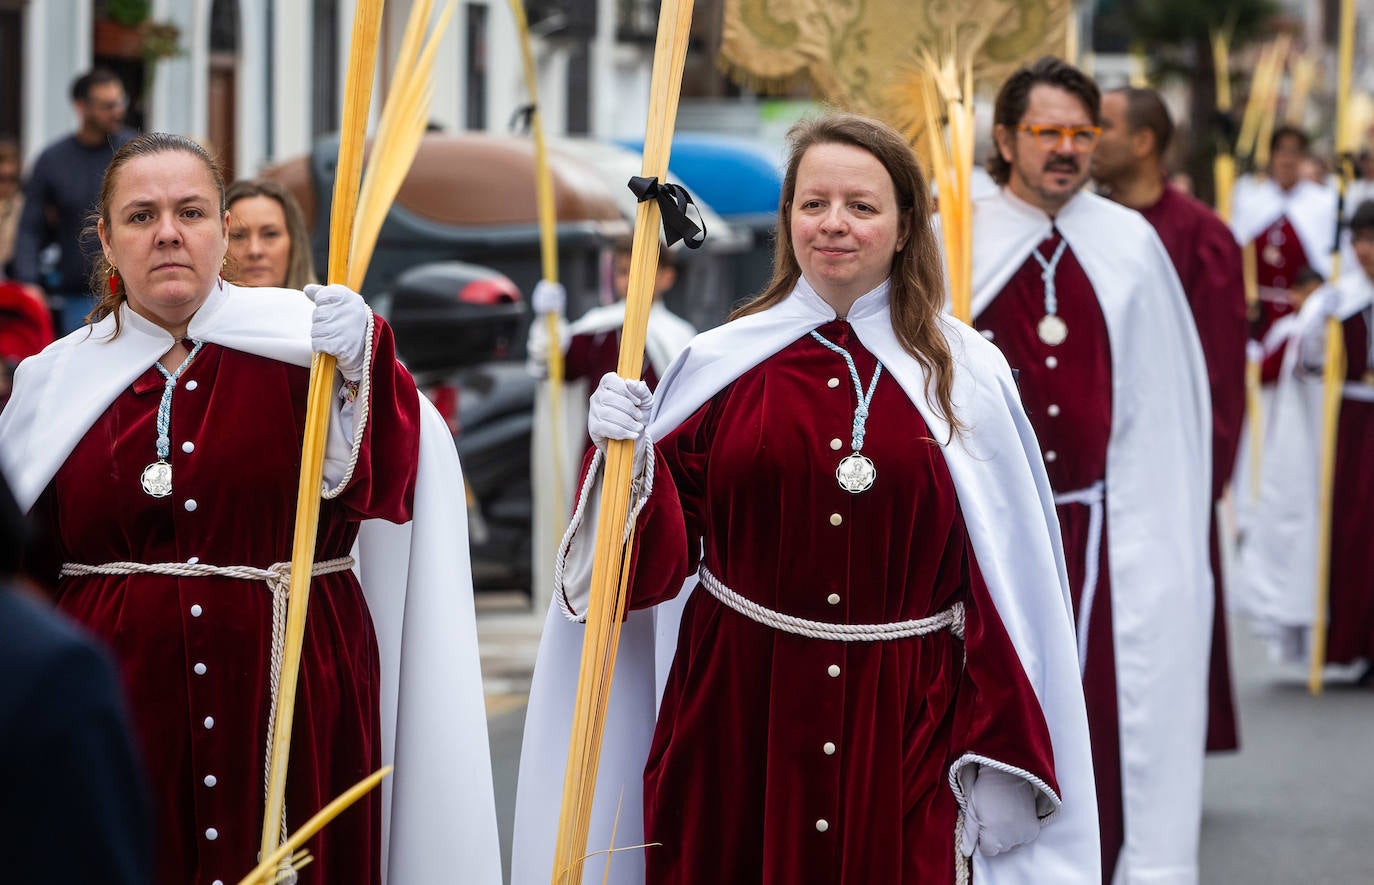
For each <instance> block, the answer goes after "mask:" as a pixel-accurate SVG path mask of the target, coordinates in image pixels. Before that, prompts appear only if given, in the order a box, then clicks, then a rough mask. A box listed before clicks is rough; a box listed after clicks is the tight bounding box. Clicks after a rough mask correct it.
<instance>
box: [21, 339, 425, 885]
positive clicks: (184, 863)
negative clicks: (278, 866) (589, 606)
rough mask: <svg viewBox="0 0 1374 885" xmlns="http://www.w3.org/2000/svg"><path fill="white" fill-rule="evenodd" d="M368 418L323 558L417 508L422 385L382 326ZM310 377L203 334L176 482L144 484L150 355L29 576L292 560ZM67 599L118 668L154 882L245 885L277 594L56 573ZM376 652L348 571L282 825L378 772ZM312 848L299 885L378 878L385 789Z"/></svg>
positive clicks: (318, 644)
mask: <svg viewBox="0 0 1374 885" xmlns="http://www.w3.org/2000/svg"><path fill="white" fill-rule="evenodd" d="M374 346H375V369H374V372H373V381H372V402H371V416H370V419H369V421H368V425H367V430H366V433H365V436H364V441H363V446H362V452H361V456H360V458H359V462H358V467H357V470H356V471H355V473H354V475H353V480H352V482H351V484H350V485H349V487H348V489H347V490H346V491H345V492H344V493H343V494H342V495H341V496H340V497H338V498H337V499H335V500H332V501H324V502H322V507H321V514H320V521H319V539H318V543H317V545H316V560H317V561H321V560H325V559H331V558H335V557H340V556H346V555H348V553H349V551H350V548H351V547H352V545H353V541H354V539H355V538H356V537H357V533H358V521H359V520H361V519H363V518H383V519H388V520H391V521H393V522H404V521H407V520H408V519H409V518H410V509H411V504H412V501H413V496H414V485H415V470H416V464H417V458H418V454H419V402H418V399H417V394H416V392H415V386H414V382H413V381H411V379H410V377H409V375H408V374H407V373H406V372H405V370H404V369H402V368H401V367H400V366H399V365H398V364H397V363H396V361H395V348H394V343H393V340H392V336H391V332H390V329H389V328H388V327H387V326H386V325H385V324H384V323H383V322H382V321H380V320H378V322H377V330H376V333H375V338H374ZM308 376H309V370H308V369H306V368H302V367H297V366H290V365H286V364H284V363H280V362H276V361H273V360H269V359H265V358H262V357H257V356H252V355H249V354H245V353H241V352H238V351H234V350H228V349H225V348H222V347H219V346H217V345H209V344H207V345H205V347H204V348H203V349H202V350H201V352H200V354H199V355H198V356H197V357H196V359H195V361H194V362H192V363H191V364H190V366H188V367H187V369H186V371H185V373H184V374H183V375H182V377H181V379H180V382H179V384H178V386H177V390H176V393H175V396H174V398H173V402H172V410H171V434H170V436H171V457H170V458H169V460H170V461H171V463H172V466H173V492H172V495H171V496H170V497H166V498H160V499H159V498H152V497H149V496H148V495H146V494H145V493H144V492H143V491H142V489H141V487H140V484H139V476H140V474H141V473H142V471H143V468H144V467H145V466H146V465H148V464H150V463H152V462H153V461H154V460H155V459H156V451H155V443H156V438H157V432H156V424H155V421H156V411H157V406H158V401H159V399H160V396H161V391H162V387H163V379H162V376H161V375H160V374H159V373H158V371H157V370H156V368H154V367H150V368H149V369H148V371H147V372H145V373H144V374H143V375H142V376H141V377H140V378H139V379H138V380H137V381H136V382H135V383H134V384H133V386H132V388H131V389H128V390H126V391H124V392H123V393H122V394H121V395H120V396H119V397H118V399H116V400H115V402H114V403H113V404H111V406H110V407H109V409H107V410H106V412H105V413H104V414H103V415H102V416H101V417H100V418H99V419H98V420H97V421H96V423H95V424H94V425H93V426H92V427H91V428H90V430H89V431H88V432H87V433H86V435H85V436H84V437H83V438H82V439H81V441H80V442H79V443H78V444H77V447H76V449H75V450H74V451H73V453H72V454H71V456H70V457H68V459H67V460H66V462H65V463H64V464H63V466H62V467H61V468H60V469H59V471H58V473H57V475H56V477H55V478H54V480H53V482H52V483H51V484H50V485H49V486H48V488H47V490H46V491H45V492H44V494H43V496H42V497H41V498H40V500H39V502H38V503H37V504H36V505H35V514H36V516H37V517H38V519H39V520H40V521H41V524H42V525H43V526H44V527H45V529H46V532H45V535H46V537H45V540H44V542H43V544H42V545H41V546H40V547H37V548H35V549H33V550H32V551H30V555H29V557H28V560H27V568H28V570H29V572H30V573H31V574H33V576H34V577H35V578H37V579H38V580H40V581H41V582H43V583H45V584H48V585H50V586H51V585H52V584H53V583H55V581H56V569H57V568H58V567H59V566H60V564H61V563H63V562H76V563H86V564H101V563H108V562H115V561H133V562H140V563H168V562H187V561H199V562H201V563H205V564H210V565H221V566H227V565H249V566H255V567H258V568H264V567H266V566H268V565H271V564H272V563H274V562H282V561H288V560H289V559H290V555H291V539H292V533H293V530H294V524H295V500H296V488H297V482H298V475H299V469H300V457H301V441H302V438H303V434H304V423H305V411H306V393H307V381H308ZM56 598H57V603H58V605H59V607H60V608H62V609H63V610H64V611H65V612H66V613H67V614H69V615H71V616H72V617H74V618H76V619H77V620H78V621H80V622H81V623H83V624H84V625H85V626H86V627H87V628H88V629H90V630H91V631H92V632H94V633H95V634H96V635H98V636H99V637H100V638H102V639H103V640H105V642H107V643H108V644H109V645H110V646H111V647H112V648H113V649H114V651H115V654H116V656H117V658H118V660H119V662H120V665H121V671H122V675H123V680H124V685H125V688H126V690H127V692H128V695H129V699H130V705H131V708H132V712H133V718H134V722H135V728H136V732H137V734H138V737H139V738H140V743H141V746H142V750H143V761H144V764H145V766H146V769H147V772H148V775H149V779H150V782H151V785H152V789H153V797H154V800H155V804H156V806H157V812H158V816H157V834H158V842H157V858H158V875H157V880H156V881H157V883H159V885H174V883H175V885H184V883H196V885H210V883H211V882H213V881H215V880H223V881H226V882H232V881H237V880H238V879H239V878H240V877H241V876H242V875H243V874H245V873H246V872H247V871H248V870H249V869H251V868H252V866H253V865H254V864H255V863H256V860H255V858H256V857H257V853H258V843H259V840H260V832H261V827H262V813H263V802H264V782H263V763H264V759H263V756H264V751H265V743H266V736H267V728H268V716H269V707H270V703H271V701H270V693H269V673H270V646H271V635H272V627H271V623H272V598H271V594H270V592H269V591H268V589H267V586H266V584H265V583H263V582H257V581H245V580H236V579H230V578H220V577H187V578H176V577H167V576H157V575H147V576H113V577H83V578H64V579H62V580H61V582H60V583H58V584H57V590H56ZM379 679H380V674H379V661H378V652H377V642H376V637H375V635H374V633H373V628H372V622H371V618H370V616H369V613H368V610H367V605H366V603H365V601H364V599H363V594H362V589H361V587H360V586H359V584H358V581H357V579H356V578H355V577H354V575H353V573H352V572H342V573H338V574H333V575H328V576H323V577H318V578H315V579H314V580H312V582H311V593H310V607H309V612H308V616H307V621H306V637H305V644H304V650H303V656H302V662H301V676H300V680H301V681H300V689H299V694H298V697H297V707H296V714H295V719H294V724H295V728H294V733H293V739H292V749H291V767H290V776H289V778H288V783H287V793H286V812H287V819H288V826H289V827H290V828H291V829H294V828H295V827H297V826H299V825H300V824H301V823H303V822H304V821H305V820H306V819H307V818H308V817H310V816H311V815H312V814H314V813H315V812H316V811H317V810H319V809H320V808H321V807H322V806H323V805H325V804H326V803H327V802H329V801H330V800H331V799H333V798H334V797H335V796H336V795H338V794H339V793H341V792H343V791H344V790H345V789H347V788H348V787H349V786H351V785H352V784H353V783H354V782H356V781H357V780H359V779H360V778H362V777H364V776H366V775H367V774H370V773H371V772H372V771H374V770H376V769H377V768H378V767H379V766H380V761H381V744H380V741H381V738H380V721H379V707H378V704H379V695H378V692H379ZM306 847H307V848H308V849H309V850H310V852H311V854H312V855H314V857H315V862H314V863H312V864H311V865H310V866H308V867H306V868H305V869H304V870H303V871H302V873H301V879H300V881H301V882H302V883H303V885H307V883H312V882H316V883H323V882H328V883H331V885H332V883H360V885H377V883H379V882H380V862H381V857H380V848H381V801H380V793H378V792H374V793H372V794H371V795H370V796H369V797H367V798H365V799H364V800H362V801H361V802H359V803H358V804H357V805H356V806H354V807H353V808H352V809H350V810H348V811H346V812H345V813H344V814H343V815H342V816H340V817H339V818H338V819H337V820H336V821H335V822H333V823H332V824H330V826H329V827H328V828H326V829H325V830H324V831H322V833H321V834H319V835H317V836H315V837H314V838H313V839H311V840H310V841H309V842H308V843H307V845H306Z"/></svg>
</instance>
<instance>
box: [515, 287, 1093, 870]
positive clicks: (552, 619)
mask: <svg viewBox="0 0 1374 885" xmlns="http://www.w3.org/2000/svg"><path fill="white" fill-rule="evenodd" d="M877 303H878V304H879V305H880V309H878V310H874V311H869V312H867V313H865V314H864V315H861V316H860V315H855V314H851V316H850V323H851V326H852V328H853V331H854V333H855V334H856V335H857V336H858V338H859V340H860V342H861V343H862V344H863V345H864V346H865V347H866V348H867V349H868V350H869V351H870V352H872V353H873V354H874V355H875V356H876V357H877V358H878V359H879V360H880V361H881V362H882V363H883V365H884V367H885V368H886V370H887V371H888V372H890V373H891V374H892V375H893V377H894V378H895V379H896V380H897V382H898V384H899V385H900V386H901V388H902V390H903V391H904V392H905V394H906V396H907V397H908V398H909V399H910V400H911V402H912V403H913V404H914V405H915V406H916V407H917V409H918V411H919V412H920V413H921V415H922V416H923V417H924V418H925V420H926V423H927V425H928V427H929V428H930V431H931V434H932V436H933V437H934V438H936V439H939V440H945V439H948V438H949V433H948V426H947V424H946V423H945V422H944V421H943V420H942V419H940V417H939V415H938V413H937V412H936V411H935V410H934V409H933V408H932V407H931V406H930V404H929V403H928V402H927V399H926V391H925V379H924V375H923V372H922V370H921V369H920V367H919V365H918V364H917V363H916V362H915V360H914V359H912V358H911V357H910V356H909V355H907V354H906V353H905V351H904V350H903V349H902V348H901V346H900V344H899V343H898V341H897V339H896V336H895V334H894V333H893V331H892V327H891V321H890V318H889V314H888V311H887V309H886V300H885V297H884V298H883V300H882V301H881V302H877ZM832 319H834V311H833V310H831V309H830V308H829V307H827V306H826V305H825V303H824V302H823V301H822V300H821V299H820V298H819V296H817V295H816V294H815V293H814V292H813V291H812V290H811V289H810V287H809V286H808V285H806V283H805V281H804V280H803V281H799V283H798V286H797V289H796V290H795V291H794V292H793V293H792V294H791V295H790V296H789V297H788V298H786V299H785V300H784V301H782V302H781V303H779V304H778V305H776V306H775V307H773V308H771V309H769V310H767V311H764V312H762V313H759V314H755V315H753V316H750V317H746V318H743V319H740V320H737V321H735V322H731V323H728V324H726V325H725V326H722V327H720V328H718V329H714V330H712V331H710V332H707V333H705V334H702V335H699V336H697V337H696V338H695V339H694V340H693V342H692V343H691V345H689V347H688V348H687V350H686V351H684V353H683V354H682V356H681V357H679V358H678V360H677V361H676V362H675V363H674V364H673V367H672V368H671V369H670V370H669V372H668V374H667V375H666V376H665V378H664V379H663V381H662V383H661V384H660V386H659V391H658V395H657V398H656V406H655V413H654V418H653V421H652V424H651V427H650V430H649V432H650V435H651V436H652V437H653V438H662V437H663V436H664V435H666V434H667V433H668V432H669V431H670V430H672V429H673V428H674V427H676V426H678V425H679V424H681V423H682V422H683V421H685V420H686V419H687V418H688V417H689V416H691V415H692V414H694V413H695V412H696V411H697V409H698V408H700V407H701V406H702V405H703V404H704V403H705V402H706V401H707V400H709V399H711V398H712V397H713V396H714V395H715V394H716V393H718V392H720V391H721V390H723V389H724V388H725V387H726V386H727V385H729V384H730V383H731V382H732V381H734V380H735V379H737V378H739V377H740V376H741V375H742V374H744V373H745V372H747V371H748V370H749V369H751V368H753V367H754V366H756V365H758V364H759V363H761V362H762V361H763V360H765V359H768V358H769V357H770V356H772V355H774V354H776V353H778V352H779V351H781V350H782V349H783V348H784V347H786V346H787V345H789V344H791V343H792V342H794V341H796V340H797V339H798V338H800V337H801V336H803V335H805V334H806V333H807V332H809V331H810V330H812V329H815V328H817V327H819V326H821V325H822V324H824V323H826V322H828V321H830V320H832ZM941 328H942V330H943V331H944V332H945V334H946V336H947V338H948V340H949V342H950V346H951V348H952V351H953V354H954V359H955V363H956V374H955V384H954V402H955V409H956V412H957V414H958V415H959V416H960V418H961V420H963V421H964V422H965V423H966V425H967V426H968V428H969V429H968V431H967V433H966V434H965V435H964V436H962V437H958V438H956V439H955V440H954V441H953V442H952V443H950V444H948V445H945V446H943V448H942V452H943V454H944V457H945V461H946V465H947V467H948V470H949V473H950V476H951V478H952V479H953V482H954V487H955V491H956V493H957V496H958V500H959V505H960V508H961V510H962V512H963V516H964V520H965V524H966V529H967V532H968V537H969V540H970V542H971V544H972V547H973V550H974V553H975V555H976V558H977V562H978V565H979V567H980V569H981V571H982V573H983V576H984V579H985V581H986V584H987V587H988V592H989V595H990V597H991V598H992V601H993V603H994V604H995V606H996V609H997V613H998V615H999V617H1000V619H1001V620H1002V622H1003V625H1004V626H1005V628H1006V630H1007V633H1008V635H1009V638H1010V639H1011V642H1012V644H1013V646H1014V647H1015V650H1016V653H1017V654H1018V656H1019V658H1020V661H1021V664H1022V666H1023V667H1024V670H1025V676H1026V679H1027V681H1028V683H1029V684H1030V686H1031V687H1032V689H1033V690H1034V692H1035V695H1036V697H1037V699H1038V701H1039V703H1040V706H1041V709H1042V710H1043V712H1044V717H1045V721H1046V723H1047V724H1048V727H1049V732H1050V739H1051V742H1052V745H1053V752H1054V759H1055V768H1056V771H1055V773H1056V776H1057V779H1058V783H1059V786H1060V788H1061V790H1062V795H1063V798H1064V804H1063V805H1062V807H1061V808H1060V811H1059V813H1058V815H1056V817H1055V818H1054V820H1053V822H1052V823H1050V824H1048V825H1047V826H1046V827H1045V828H1044V829H1042V830H1041V832H1040V835H1039V837H1038V838H1037V839H1036V840H1035V841H1034V842H1033V843H1031V844H1029V845H1027V846H1023V847H1021V848H1018V849H1017V850H1015V851H1012V852H1009V853H1007V854H1005V855H999V856H997V857H991V858H989V857H984V856H983V855H981V854H975V857H974V875H975V879H976V881H978V882H980V883H989V885H1009V883H1026V885H1029V883H1038V882H1045V881H1055V882H1062V883H1077V882H1081V883H1094V885H1095V883H1097V882H1099V881H1100V878H1101V876H1100V873H1099V871H1098V860H1097V857H1098V846H1097V822H1096V800H1095V793H1094V789H1093V782H1092V769H1091V761H1090V754H1089V749H1088V736H1087V724H1086V714H1085V712H1084V707H1083V697H1082V690H1081V687H1080V685H1079V682H1078V669H1077V662H1076V654H1075V650H1074V643H1073V631H1072V626H1071V619H1070V615H1069V599H1068V589H1067V583H1066V578H1065V572H1064V564H1063V554H1062V550H1061V548H1060V543H1059V533H1058V528H1057V523H1056V521H1055V517H1054V509H1053V502H1052V499H1051V495H1050V491H1049V486H1048V482H1047V480H1046V478H1045V473H1044V468H1043V465H1042V463H1041V461H1040V456H1039V450H1038V447H1037V445H1036V442H1035V439H1034V435H1033V433H1032V432H1031V429H1030V425H1029V423H1028V422H1027V421H1026V419H1025V416H1024V414H1023V413H1022V411H1021V409H1020V405H1019V402H1018V397H1017V393H1016V388H1015V385H1014V383H1013V381H1012V378H1011V374H1010V372H1009V370H1008V369H1007V367H1006V363H1005V361H1004V360H1003V359H1002V358H1001V355H1000V354H999V353H998V352H997V351H996V349H995V348H993V347H992V346H991V345H989V344H988V343H987V342H986V341H984V340H983V339H982V338H981V337H980V336H978V335H977V334H976V333H974V332H972V331H971V330H969V329H967V328H966V327H963V326H962V325H959V324H956V323H953V322H946V321H943V320H942V321H941ZM687 595H688V593H687V590H686V589H684V592H683V593H681V594H679V596H678V598H677V600H675V603H669V604H664V605H660V606H658V607H656V608H654V609H651V610H644V611H634V612H631V613H630V614H629V616H628V619H627V621H626V623H625V625H624V628H623V631H622V634H621V645H620V659H619V662H618V664H617V669H616V678H615V681H614V683H613V687H612V697H611V703H610V711H609V714H608V721H607V727H606V735H605V741H604V744H603V750H602V756H601V766H600V771H599V774H598V785H597V798H596V802H595V805H594V808H593V826H592V830H591V835H590V841H589V845H590V846H591V847H593V848H604V847H605V846H607V845H609V844H611V840H612V835H611V833H612V827H613V826H615V837H614V839H615V844H616V845H634V844H637V843H638V842H640V841H641V839H642V835H643V833H642V819H641V816H640V814H639V813H638V808H639V807H640V806H641V805H642V798H641V797H642V778H643V775H644V767H645V761H646V759H647V756H648V751H649V743H650V737H651V736H652V734H653V731H654V723H655V710H656V703H657V700H658V698H659V697H660V695H661V692H662V683H663V681H664V679H665V678H666V672H667V667H668V665H670V664H671V661H672V656H673V650H674V649H675V648H676V645H677V632H678V622H679V621H678V619H679V617H680V613H681V606H682V604H684V603H685V601H686V598H687ZM582 632H583V630H582V627H581V626H579V625H576V624H570V623H568V622H567V621H565V619H564V617H563V615H562V613H561V611H560V609H559V608H558V606H557V604H555V605H553V606H551V607H550V614H549V617H548V620H547V622H546V625H545V633H544V638H543V641H542V643H541V647H540V651H539V658H538V661H537V662H536V668H535V678H534V684H533V686H532V688H531V698H530V708H529V713H528V716H527V720H526V728H525V746H524V749H523V753H522V757H521V772H520V782H519V785H518V789H517V798H516V824H515V837H514V849H513V859H514V863H513V870H512V873H513V879H512V881H513V882H514V883H517V885H527V883H534V882H543V881H547V880H548V876H549V873H550V871H551V869H552V854H553V845H552V842H553V838H554V833H555V830H556V825H557V814H558V804H559V802H558V797H559V795H560V794H561V791H562V784H563V771H564V765H565V761H566V754H567V742H566V740H567V735H568V734H569V733H570V721H571V713H572V703H573V696H574V693H575V687H576V686H575V680H576V674H577V671H578V667H577V660H578V655H579V653H580V648H581V641H582ZM617 816H618V818H619V820H618V825H617V824H616V818H617ZM637 855H638V852H625V853H622V854H620V855H617V856H616V857H615V859H614V861H613V862H612V864H611V868H610V870H611V881H614V882H617V883H630V882H640V881H643V869H644V866H643V859H642V857H639V856H637ZM602 872H603V866H602V862H601V861H599V860H597V859H593V861H592V862H591V863H589V865H588V872H587V875H588V876H596V877H599V876H601V875H602Z"/></svg>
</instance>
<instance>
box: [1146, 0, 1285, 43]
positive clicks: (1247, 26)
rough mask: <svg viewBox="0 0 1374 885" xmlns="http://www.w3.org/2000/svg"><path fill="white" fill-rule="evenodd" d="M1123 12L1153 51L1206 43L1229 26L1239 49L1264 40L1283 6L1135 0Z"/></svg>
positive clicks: (1225, 0)
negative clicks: (1211, 36)
mask: <svg viewBox="0 0 1374 885" xmlns="http://www.w3.org/2000/svg"><path fill="white" fill-rule="evenodd" d="M1123 11H1124V13H1125V16H1126V20H1127V21H1128V22H1130V24H1131V28H1132V30H1133V31H1134V37H1135V39H1136V40H1137V41H1139V42H1140V43H1142V44H1143V45H1145V46H1147V47H1150V48H1151V49H1153V48H1155V47H1156V46H1159V45H1161V44H1165V45H1167V44H1175V45H1176V44H1191V43H1194V42H1195V41H1197V40H1199V39H1202V40H1206V39H1207V37H1208V35H1209V34H1210V33H1211V32H1212V30H1213V29H1215V28H1228V27H1229V28H1230V29H1231V45H1232V46H1233V47H1235V46H1239V45H1242V44H1244V43H1248V42H1250V41H1251V40H1254V39H1256V38H1257V37H1260V36H1261V35H1262V34H1263V33H1264V30H1265V26H1266V25H1267V24H1268V23H1269V21H1270V20H1271V19H1272V18H1273V17H1274V16H1275V15H1277V14H1278V13H1279V12H1280V7H1279V4H1278V3H1277V2H1276V0H1133V2H1129V3H1127V4H1125V8H1124V10H1123Z"/></svg>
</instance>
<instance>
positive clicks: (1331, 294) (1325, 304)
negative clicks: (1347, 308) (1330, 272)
mask: <svg viewBox="0 0 1374 885" xmlns="http://www.w3.org/2000/svg"><path fill="white" fill-rule="evenodd" d="M1310 297H1311V298H1312V300H1313V301H1316V302H1317V303H1316V305H1315V306H1314V307H1313V308H1312V309H1313V310H1314V311H1316V312H1317V314H1318V315H1320V316H1324V317H1334V316H1337V315H1338V313H1339V312H1340V308H1341V293H1340V291H1339V290H1338V289H1337V288H1336V287H1335V286H1322V287H1321V288H1320V289H1318V290H1317V291H1315V292H1313V293H1312V295H1311V296H1310Z"/></svg>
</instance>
